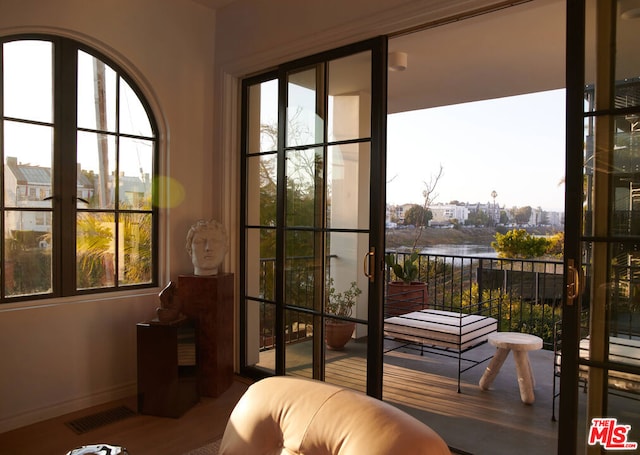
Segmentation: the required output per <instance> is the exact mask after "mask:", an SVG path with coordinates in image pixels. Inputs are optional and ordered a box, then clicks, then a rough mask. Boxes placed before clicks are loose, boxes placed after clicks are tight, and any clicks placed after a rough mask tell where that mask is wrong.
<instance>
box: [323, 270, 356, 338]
mask: <svg viewBox="0 0 640 455" xmlns="http://www.w3.org/2000/svg"><path fill="white" fill-rule="evenodd" d="M327 285H328V290H327V302H326V307H325V309H326V312H327V313H330V314H333V315H336V316H341V317H345V318H348V317H349V316H351V314H352V313H353V307H354V306H355V304H356V301H357V298H358V296H359V295H360V294H362V291H361V290H360V288H359V287H358V285H357V283H356V282H355V281H352V282H351V286H350V287H349V289H347V290H345V291H342V292H336V288H335V287H334V280H333V278H329V281H328V282H327ZM355 328H356V323H355V322H351V321H345V320H342V319H336V318H327V319H326V322H325V343H326V344H327V348H329V349H332V350H341V349H344V346H345V345H346V344H347V342H348V341H349V340H350V339H351V335H352V334H353V331H354V330H355Z"/></svg>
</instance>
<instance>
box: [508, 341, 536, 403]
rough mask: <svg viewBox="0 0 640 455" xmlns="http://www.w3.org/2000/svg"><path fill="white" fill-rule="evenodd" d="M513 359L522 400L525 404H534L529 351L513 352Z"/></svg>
mask: <svg viewBox="0 0 640 455" xmlns="http://www.w3.org/2000/svg"><path fill="white" fill-rule="evenodd" d="M513 358H514V359H515V362H516V373H517V375H518V387H519V388H520V399H521V400H522V402H523V403H526V404H532V403H533V402H534V401H535V400H536V397H535V394H534V392H533V386H534V378H533V372H532V371H531V364H530V363H529V355H528V354H527V351H513Z"/></svg>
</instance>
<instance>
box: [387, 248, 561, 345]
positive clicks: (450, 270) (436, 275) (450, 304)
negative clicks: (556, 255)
mask: <svg viewBox="0 0 640 455" xmlns="http://www.w3.org/2000/svg"><path fill="white" fill-rule="evenodd" d="M387 254H391V255H394V256H395V259H396V262H398V263H399V264H403V263H404V261H405V260H409V256H410V253H409V252H401V251H388V252H387ZM417 263H418V270H419V275H418V281H420V282H424V283H427V294H428V307H429V308H433V309H437V310H446V311H461V309H463V310H464V312H474V311H477V312H478V313H480V312H481V311H483V309H484V311H485V312H487V311H488V312H489V313H490V314H492V315H497V318H498V327H499V330H501V331H516V332H523V333H530V334H533V335H537V336H539V337H541V338H542V339H543V341H544V345H545V348H547V349H552V347H553V327H554V324H555V322H556V321H558V320H559V319H560V318H561V312H562V291H563V288H562V286H563V270H564V269H563V264H562V262H560V261H552V260H539V259H506V258H505V259H502V258H494V257H482V256H458V255H444V254H420V255H419V256H418V259H417ZM394 279H395V277H394V275H393V272H392V271H391V270H388V273H387V280H388V281H389V282H390V281H393V280H394ZM474 308H475V310H474Z"/></svg>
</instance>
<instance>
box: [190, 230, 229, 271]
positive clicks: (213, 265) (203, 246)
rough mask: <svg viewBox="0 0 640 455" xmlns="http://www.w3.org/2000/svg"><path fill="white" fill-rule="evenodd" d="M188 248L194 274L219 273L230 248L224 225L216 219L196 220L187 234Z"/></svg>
mask: <svg viewBox="0 0 640 455" xmlns="http://www.w3.org/2000/svg"><path fill="white" fill-rule="evenodd" d="M186 248H187V252H188V253H189V256H191V262H192V263H193V274H194V275H201V276H208V275H217V274H218V268H219V267H220V264H222V260H223V259H224V255H225V254H227V248H228V246H227V233H226V232H225V230H224V226H222V223H220V222H219V221H216V220H198V221H196V223H195V224H194V225H193V226H191V229H189V233H188V234H187V244H186Z"/></svg>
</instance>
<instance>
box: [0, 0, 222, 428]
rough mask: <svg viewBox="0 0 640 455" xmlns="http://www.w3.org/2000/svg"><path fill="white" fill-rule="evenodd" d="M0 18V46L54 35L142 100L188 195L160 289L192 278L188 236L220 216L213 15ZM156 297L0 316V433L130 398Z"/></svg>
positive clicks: (168, 164) (182, 7) (168, 246)
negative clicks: (110, 63) (109, 67)
mask: <svg viewBox="0 0 640 455" xmlns="http://www.w3.org/2000/svg"><path fill="white" fill-rule="evenodd" d="M0 10H1V14H0V35H3V36H4V35H8V34H12V33H18V32H51V33H58V34H62V35H65V36H70V37H73V38H75V39H77V40H80V41H85V42H87V43H89V44H90V45H92V46H93V47H94V48H97V49H99V50H100V51H102V52H104V53H105V54H107V55H109V56H110V57H111V58H112V59H113V60H115V61H116V62H118V63H119V64H120V65H121V66H123V67H124V68H125V69H126V70H127V71H128V72H129V74H130V75H131V76H132V77H133V78H134V79H135V80H136V81H137V83H138V84H139V86H140V87H141V88H142V90H143V91H144V92H145V95H146V96H147V98H148V99H149V101H150V102H151V104H152V107H153V109H154V111H155V115H156V117H157V120H158V122H159V123H160V128H161V132H162V137H161V144H162V146H161V151H162V153H163V161H162V163H161V166H162V169H161V172H162V173H163V174H164V175H167V176H169V177H171V178H172V179H174V181H176V182H178V184H179V185H177V186H178V187H180V186H181V187H182V188H183V189H184V195H185V197H184V198H180V197H179V194H180V192H179V191H178V192H177V193H175V194H177V201H178V202H176V203H175V205H174V206H172V207H171V208H170V210H163V211H162V221H161V229H162V234H163V235H162V239H163V240H162V241H161V245H160V249H161V256H162V257H161V261H162V262H161V267H160V268H161V282H160V284H161V285H162V284H163V283H166V281H168V280H169V279H177V276H178V274H181V273H191V272H192V270H193V269H192V266H191V261H190V258H189V256H188V254H187V253H186V251H185V247H184V241H185V236H186V233H187V230H188V228H189V226H190V225H191V224H192V223H193V222H194V221H195V220H196V219H198V218H203V217H204V218H210V217H214V218H218V219H220V216H221V214H220V206H221V203H220V194H221V190H220V185H221V183H220V182H221V173H222V171H221V170H222V166H221V164H220V156H219V153H218V152H219V151H217V150H215V149H214V140H213V138H214V133H213V115H214V114H213V113H214V100H213V92H214V80H213V77H214V76H213V74H214V72H213V70H214V35H215V12H214V11H213V10H210V9H208V8H206V7H204V6H202V5H200V4H198V3H196V2H190V1H175V0H136V1H130V0H110V1H108V2H100V1H86V0H56V1H50V0H2V3H1V6H0ZM175 189H176V185H174V186H173V190H174V191H175ZM174 199H176V197H169V196H167V197H165V200H174ZM158 292H159V289H151V290H147V292H143V293H137V294H131V293H128V294H125V295H123V294H120V293H118V295H117V296H114V295H105V296H92V297H90V298H74V299H60V300H57V301H56V302H53V303H52V302H42V301H34V302H26V303H20V304H8V305H0V359H1V360H0V365H1V367H0V371H1V373H0V432H3V431H6V430H8V429H11V428H14V427H17V426H21V425H25V424H28V423H31V422H34V421H38V420H41V419H44V418H48V417H51V416H55V415H59V414H62V413H66V412H70V411H73V410H76V409H79V408H83V407H86V406H89V405H92V404H96V403H100V402H104V401H109V400H112V399H115V398H119V397H122V396H130V395H133V394H135V392H136V365H135V357H136V355H135V350H136V343H135V324H136V322H138V321H141V320H145V319H148V318H150V317H152V316H153V314H154V309H155V308H156V307H157V306H158V300H157V293H158Z"/></svg>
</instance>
